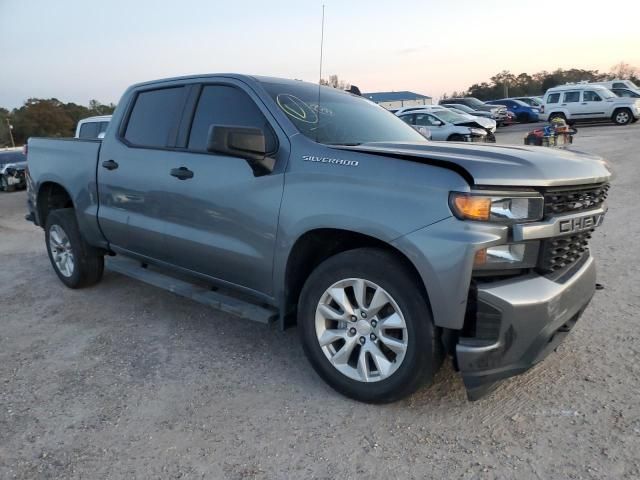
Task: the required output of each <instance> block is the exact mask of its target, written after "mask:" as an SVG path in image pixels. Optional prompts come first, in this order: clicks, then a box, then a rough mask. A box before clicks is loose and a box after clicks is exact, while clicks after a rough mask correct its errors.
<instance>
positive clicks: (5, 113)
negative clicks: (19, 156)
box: [0, 107, 11, 148]
mask: <svg viewBox="0 0 640 480" xmlns="http://www.w3.org/2000/svg"><path fill="white" fill-rule="evenodd" d="M7 120H10V118H9V110H7V109H6V108H2V107H0V148H4V147H10V146H11V137H10V135H9V123H10V122H9V123H7Z"/></svg>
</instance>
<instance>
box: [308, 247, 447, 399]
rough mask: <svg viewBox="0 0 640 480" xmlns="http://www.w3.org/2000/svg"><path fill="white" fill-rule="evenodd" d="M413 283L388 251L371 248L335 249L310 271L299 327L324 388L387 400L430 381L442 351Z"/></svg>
mask: <svg viewBox="0 0 640 480" xmlns="http://www.w3.org/2000/svg"><path fill="white" fill-rule="evenodd" d="M418 281H419V280H418V279H416V278H415V277H414V275H412V274H411V272H410V271H409V270H408V269H407V267H406V266H405V265H404V264H403V263H402V262H400V261H399V260H398V259H397V258H396V257H395V256H394V255H392V254H390V253H388V252H386V251H383V250H378V249H370V248H362V249H356V250H350V251H347V252H343V253H340V254H337V255H335V256H334V257H331V258H330V259H328V260H326V261H325V262H324V263H322V264H321V265H320V266H319V267H318V268H316V270H314V272H313V273H312V274H311V275H310V276H309V278H308V280H307V281H306V283H305V285H304V288H303V290H302V293H301V295H300V302H299V305H298V328H299V330H300V336H301V340H302V345H303V348H304V351H305V354H306V356H307V358H308V359H309V361H310V363H311V365H312V366H313V368H314V369H315V370H316V372H317V373H318V374H319V375H320V376H321V377H322V378H323V379H324V380H325V381H326V382H327V383H328V384H329V385H330V386H331V387H333V388H334V389H335V390H337V391H338V392H340V393H342V394H344V395H346V396H348V397H350V398H353V399H356V400H359V401H363V402H369V403H386V402H392V401H395V400H398V399H400V398H403V397H405V396H407V395H409V394H411V393H412V392H414V391H415V390H416V389H417V388H418V387H419V386H420V385H421V384H423V383H431V382H432V380H433V376H434V374H435V373H436V371H437V369H438V368H439V366H440V365H441V363H442V354H441V348H440V343H439V339H438V337H437V332H436V329H435V327H434V325H433V322H432V320H431V312H430V309H429V306H428V301H427V299H426V298H425V295H424V293H423V292H422V289H421V288H420V287H419V284H418Z"/></svg>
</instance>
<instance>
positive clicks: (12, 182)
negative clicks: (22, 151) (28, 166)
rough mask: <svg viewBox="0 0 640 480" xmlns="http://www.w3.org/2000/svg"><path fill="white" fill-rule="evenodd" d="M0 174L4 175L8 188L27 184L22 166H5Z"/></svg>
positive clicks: (24, 186)
mask: <svg viewBox="0 0 640 480" xmlns="http://www.w3.org/2000/svg"><path fill="white" fill-rule="evenodd" d="M0 174H2V176H3V177H4V179H5V182H6V184H7V186H8V187H9V188H26V186H27V183H26V180H25V171H24V168H15V167H12V166H7V167H6V168H4V169H3V171H2V172H0Z"/></svg>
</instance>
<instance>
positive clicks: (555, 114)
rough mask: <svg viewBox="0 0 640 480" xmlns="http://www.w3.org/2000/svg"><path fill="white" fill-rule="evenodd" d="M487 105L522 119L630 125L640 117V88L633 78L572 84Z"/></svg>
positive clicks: (523, 120) (488, 102)
mask: <svg viewBox="0 0 640 480" xmlns="http://www.w3.org/2000/svg"><path fill="white" fill-rule="evenodd" d="M485 104H489V105H504V106H505V107H506V108H507V109H508V110H509V111H510V112H512V113H515V114H516V116H517V119H518V121H519V122H535V121H539V120H542V121H552V120H553V119H555V118H561V119H563V120H565V121H566V122H567V123H569V124H573V123H576V122H580V121H589V122H592V121H613V122H614V123H616V124H618V125H626V124H628V123H632V122H636V121H637V120H638V118H639V109H640V87H638V86H637V85H636V84H634V83H633V82H632V81H631V80H610V81H606V82H580V83H568V84H566V85H561V86H557V87H553V88H550V89H548V90H547V92H546V93H545V94H544V96H543V97H542V98H541V97H513V98H503V99H499V100H490V101H487V102H485Z"/></svg>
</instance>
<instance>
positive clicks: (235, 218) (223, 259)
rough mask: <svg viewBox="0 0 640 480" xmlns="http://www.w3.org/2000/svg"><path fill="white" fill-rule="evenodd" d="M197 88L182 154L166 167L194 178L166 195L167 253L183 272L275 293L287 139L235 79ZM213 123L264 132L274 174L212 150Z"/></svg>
mask: <svg viewBox="0 0 640 480" xmlns="http://www.w3.org/2000/svg"><path fill="white" fill-rule="evenodd" d="M198 90H199V91H197V92H196V91H194V92H193V95H192V99H193V102H192V105H193V108H192V109H189V108H187V109H186V110H185V115H184V120H183V124H182V127H181V129H180V135H179V137H180V138H179V140H178V144H179V145H178V148H179V150H176V151H175V152H174V153H173V154H172V156H171V160H170V162H169V164H167V165H166V166H164V167H163V168H165V169H182V170H184V171H189V172H191V173H192V177H191V178H185V179H180V178H175V177H171V178H170V179H169V181H168V185H167V187H166V189H165V190H164V191H163V192H162V199H161V204H162V205H163V218H164V220H165V221H166V227H167V230H166V250H165V251H166V254H167V256H168V259H169V261H170V262H171V263H172V264H174V265H177V266H179V267H182V268H184V269H188V270H191V271H193V272H197V273H200V274H204V275H207V276H210V277H213V278H216V279H219V280H222V281H224V282H228V283H231V284H234V285H238V286H242V287H245V288H248V289H251V290H253V291H257V292H260V293H263V294H267V295H269V294H271V293H272V292H271V291H272V267H273V254H274V248H275V242H276V230H277V225H278V214H279V210H280V202H281V199H282V193H283V187H284V167H285V164H286V161H287V159H288V152H289V146H288V145H289V144H288V140H287V138H286V136H284V134H283V133H282V132H281V131H280V130H279V127H278V126H277V124H276V123H275V121H274V120H273V118H272V117H271V115H270V113H269V112H268V110H267V109H266V107H265V106H264V104H263V103H262V102H261V100H260V99H259V97H257V96H256V95H255V93H254V92H252V91H251V90H250V89H248V88H247V87H246V86H245V85H244V84H243V83H242V82H239V81H235V80H231V79H229V80H228V81H227V80H225V81H220V82H219V83H214V84H207V85H202V86H198ZM188 103H190V104H191V101H189V102H188ZM212 125H226V126H241V127H253V128H261V129H263V130H264V131H265V133H266V135H267V150H268V151H270V154H269V155H268V157H269V158H270V159H272V160H273V161H274V167H273V170H272V171H271V172H269V171H268V170H260V169H258V170H256V169H255V167H252V166H251V165H250V164H249V163H248V162H247V160H245V159H242V158H237V157H231V156H227V155H223V154H218V153H211V152H208V151H207V136H208V132H209V129H210V127H211V126H212Z"/></svg>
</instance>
